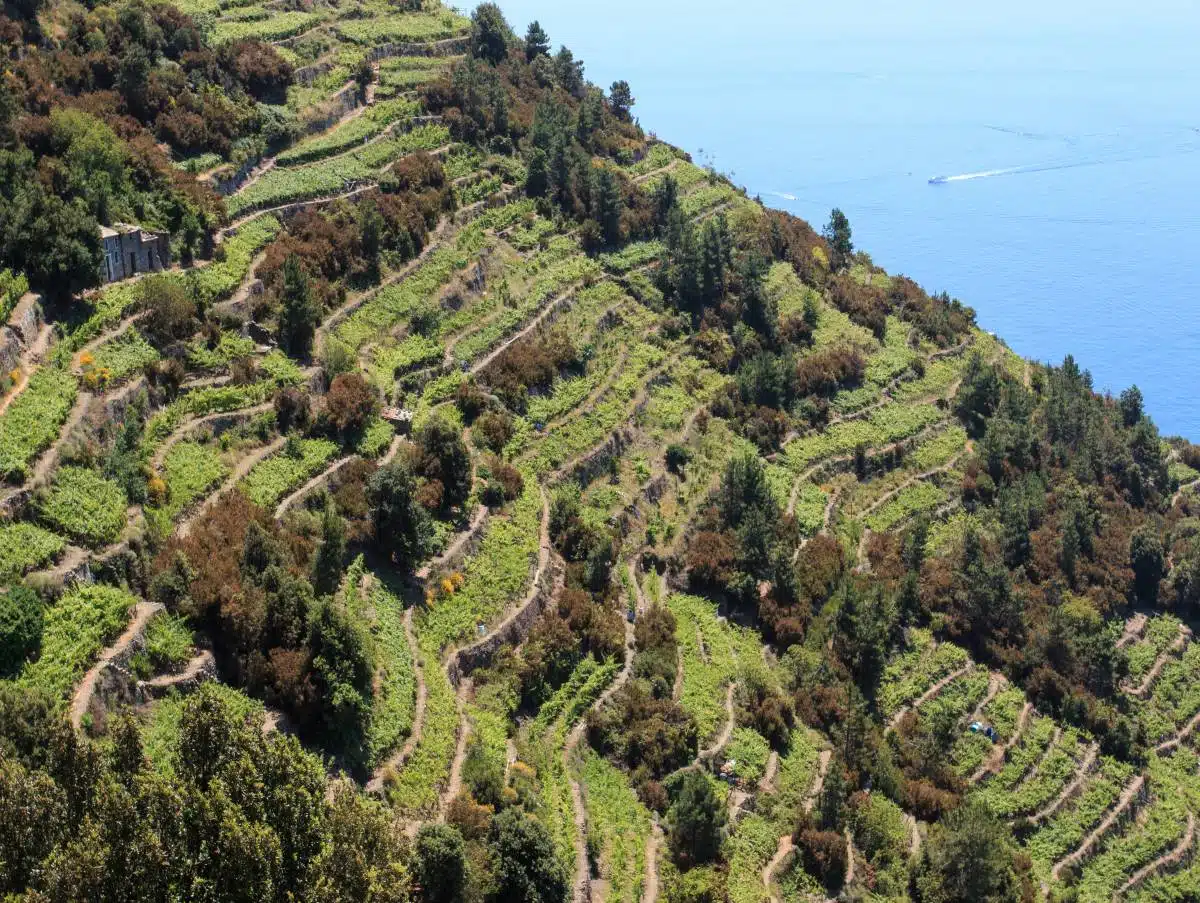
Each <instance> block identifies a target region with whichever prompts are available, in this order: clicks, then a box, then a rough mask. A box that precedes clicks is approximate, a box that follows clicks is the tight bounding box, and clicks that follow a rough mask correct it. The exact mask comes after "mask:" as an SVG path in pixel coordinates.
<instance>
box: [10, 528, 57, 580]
mask: <svg viewBox="0 0 1200 903" xmlns="http://www.w3.org/2000/svg"><path fill="white" fill-rule="evenodd" d="M66 545H67V542H66V540H65V539H63V538H62V537H61V536H59V535H57V534H55V533H51V532H50V531H49V530H45V529H43V528H41V527H39V526H36V525H34V524H29V523H25V522H23V521H22V522H18V523H15V524H4V525H0V582H3V581H8V580H13V579H15V578H17V577H21V576H23V575H24V574H26V573H28V572H29V571H31V570H33V569H34V568H38V567H41V566H42V565H44V564H46V563H48V562H50V561H52V560H53V559H54V558H56V557H57V556H58V555H59V554H60V553H61V552H62V550H63V549H64V548H66Z"/></svg>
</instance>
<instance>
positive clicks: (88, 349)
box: [71, 310, 150, 373]
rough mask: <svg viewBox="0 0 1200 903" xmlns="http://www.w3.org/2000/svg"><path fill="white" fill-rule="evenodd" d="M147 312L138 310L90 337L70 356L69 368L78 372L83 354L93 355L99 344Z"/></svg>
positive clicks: (117, 333)
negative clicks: (104, 330) (106, 329)
mask: <svg viewBox="0 0 1200 903" xmlns="http://www.w3.org/2000/svg"><path fill="white" fill-rule="evenodd" d="M149 313H150V311H148V310H142V311H138V312H137V313H135V314H133V315H131V316H128V317H126V318H125V319H124V320H122V321H121V322H120V323H118V324H117V325H116V326H114V327H113V328H112V329H109V330H108V331H107V332H102V333H100V335H98V336H96V338H94V339H92V340H91V341H90V342H88V343H87V344H86V345H84V346H83V347H82V348H80V349H79V350H78V351H76V352H75V354H73V355H72V356H71V369H72V370H74V371H75V372H77V373H78V372H79V370H80V368H81V367H82V364H81V361H82V359H83V356H84V355H85V354H91V355H95V353H96V350H97V349H98V348H99V347H100V346H101V345H105V344H107V343H108V342H111V341H112V340H113V339H115V338H117V336H119V335H121V334H123V333H124V332H125V331H126V330H127V329H129V327H130V326H132V325H133V324H134V323H136V322H138V320H141V319H144V318H145V317H146V316H147V315H148V314H149Z"/></svg>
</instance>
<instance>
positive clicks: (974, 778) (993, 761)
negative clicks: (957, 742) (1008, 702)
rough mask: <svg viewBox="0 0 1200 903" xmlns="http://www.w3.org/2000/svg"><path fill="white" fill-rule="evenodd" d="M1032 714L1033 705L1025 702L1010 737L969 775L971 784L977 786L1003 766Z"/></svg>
mask: <svg viewBox="0 0 1200 903" xmlns="http://www.w3.org/2000/svg"><path fill="white" fill-rule="evenodd" d="M1032 714H1033V703H1031V702H1027V703H1025V705H1024V707H1023V708H1022V709H1021V714H1020V716H1019V717H1018V718H1017V726H1016V727H1015V728H1014V729H1013V732H1012V736H1011V737H1009V738H1008V739H1007V740H1005V741H1004V743H1002V744H1001V745H1000V746H998V747H996V749H995V750H993V751H992V754H991V756H989V757H988V760H987V761H986V762H984V763H983V764H982V765H980V766H979V768H978V769H976V771H975V773H974V774H973V775H971V783H972V784H978V783H979V782H980V781H982V780H983V779H984V777H986V776H987V775H988V774H990V773H992V772H995V771H997V770H999V768H1000V767H1001V766H1002V765H1003V764H1004V759H1005V757H1006V756H1007V755H1008V751H1009V750H1010V749H1012V748H1013V747H1014V746H1016V745H1017V743H1018V742H1020V740H1021V735H1022V734H1024V733H1025V725H1027V724H1028V723H1029V716H1030V715H1032Z"/></svg>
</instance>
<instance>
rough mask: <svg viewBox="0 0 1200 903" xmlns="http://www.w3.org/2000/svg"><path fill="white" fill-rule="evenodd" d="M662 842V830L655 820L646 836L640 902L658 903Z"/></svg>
mask: <svg viewBox="0 0 1200 903" xmlns="http://www.w3.org/2000/svg"><path fill="white" fill-rule="evenodd" d="M663 842H664V841H663V830H662V828H660V827H659V826H658V822H657V821H655V822H654V824H653V825H651V826H650V836H649V837H647V838H646V879H645V881H644V882H643V884H642V901H641V903H658V853H659V850H661V849H662V845H663Z"/></svg>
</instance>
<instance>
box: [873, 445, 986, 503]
mask: <svg viewBox="0 0 1200 903" xmlns="http://www.w3.org/2000/svg"><path fill="white" fill-rule="evenodd" d="M964 457H966V452H965V451H964V452H959V453H958V454H957V455H955V456H954V457H953V458H951V459H950V460H949V461H947V462H946V463H945V464H943V465H941V466H940V467H934V468H933V469H932V470H927V471H925V472H924V473H919V474H915V475H913V476H911V477H909V478H908V479H907V480H905V481H904V482H903V483H901V484H900V485H899V486H896V487H895V488H893V489H891V490H889V491H888V492H885V493H884V494H883V495H881V496H880V497H879V498H877V499H876V500H875V501H874V502H872V503H871V504H870V505H869V506H868V507H867V508H866V509H865V510H863V511H862V512H861V513H860V514H858V515H857V517H858V519H859V520H862V519H865V518H868V517H870V516H871V515H872V514H874V513H875V512H876V511H878V510H879V509H880V508H882V507H883V506H884V505H886V504H887V503H888V502H890V501H891V500H892V499H894V498H895V497H896V496H898V495H899V494H900V493H902V492H903V491H904V490H905V489H909V488H911V487H913V486H916V485H917V484H918V483H924V482H926V481H927V480H932V479H933V478H934V477H937V476H940V475H941V474H944V473H949V472H950V471H951V470H953V469H954V468H955V467H957V466H958V463H959V462H960V461H961V460H962V459H963V458H964Z"/></svg>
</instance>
